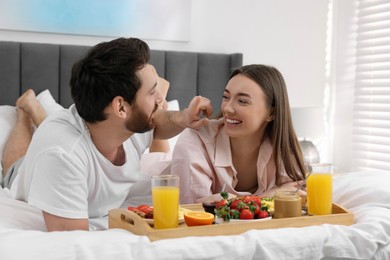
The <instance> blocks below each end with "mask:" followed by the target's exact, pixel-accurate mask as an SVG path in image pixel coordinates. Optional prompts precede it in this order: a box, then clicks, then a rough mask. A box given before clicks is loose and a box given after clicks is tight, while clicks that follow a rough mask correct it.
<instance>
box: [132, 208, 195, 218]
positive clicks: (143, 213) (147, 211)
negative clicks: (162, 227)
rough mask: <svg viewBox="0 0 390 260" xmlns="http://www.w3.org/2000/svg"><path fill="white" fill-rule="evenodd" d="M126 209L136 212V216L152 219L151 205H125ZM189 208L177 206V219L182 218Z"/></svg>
mask: <svg viewBox="0 0 390 260" xmlns="http://www.w3.org/2000/svg"><path fill="white" fill-rule="evenodd" d="M127 209H128V210H130V211H132V212H134V213H136V214H137V215H138V216H140V217H142V218H145V219H153V207H151V206H149V205H139V206H137V207H131V206H129V207H127ZM189 211H191V210H189V209H185V208H182V207H179V220H180V219H184V213H185V212H189Z"/></svg>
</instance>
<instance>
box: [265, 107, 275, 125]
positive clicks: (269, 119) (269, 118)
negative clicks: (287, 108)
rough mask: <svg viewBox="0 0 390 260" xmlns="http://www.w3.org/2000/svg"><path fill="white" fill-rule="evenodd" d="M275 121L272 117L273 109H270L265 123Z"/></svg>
mask: <svg viewBox="0 0 390 260" xmlns="http://www.w3.org/2000/svg"><path fill="white" fill-rule="evenodd" d="M274 119H275V116H274V109H272V110H271V111H270V113H269V115H268V117H267V120H266V121H267V122H271V121H273V120H274Z"/></svg>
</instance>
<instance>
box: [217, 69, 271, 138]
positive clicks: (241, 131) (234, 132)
mask: <svg viewBox="0 0 390 260" xmlns="http://www.w3.org/2000/svg"><path fill="white" fill-rule="evenodd" d="M221 111H222V113H223V117H224V124H225V132H226V134H227V135H228V136H230V137H244V136H250V135H255V136H257V137H258V136H259V135H260V134H262V133H264V130H265V128H266V126H267V124H268V122H270V121H272V119H273V117H272V115H271V111H270V109H268V108H267V106H266V101H265V94H264V92H263V90H262V89H261V88H260V86H259V85H258V84H257V83H256V82H254V81H253V80H251V79H250V78H248V77H246V76H244V75H241V74H238V75H236V76H234V77H233V78H231V79H230V80H229V82H228V84H227V86H226V88H225V91H224V95H223V99H222V105H221Z"/></svg>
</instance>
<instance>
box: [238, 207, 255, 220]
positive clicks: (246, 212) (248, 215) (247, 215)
mask: <svg viewBox="0 0 390 260" xmlns="http://www.w3.org/2000/svg"><path fill="white" fill-rule="evenodd" d="M253 218H254V215H253V213H252V211H250V210H249V209H243V210H241V213H240V219H253Z"/></svg>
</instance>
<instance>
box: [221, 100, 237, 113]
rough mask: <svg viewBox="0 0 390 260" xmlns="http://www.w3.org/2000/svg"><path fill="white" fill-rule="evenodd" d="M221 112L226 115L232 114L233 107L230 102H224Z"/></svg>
mask: <svg viewBox="0 0 390 260" xmlns="http://www.w3.org/2000/svg"><path fill="white" fill-rule="evenodd" d="M222 112H228V113H233V112H234V106H233V104H232V102H231V101H229V102H225V105H224V106H223V108H222Z"/></svg>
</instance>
